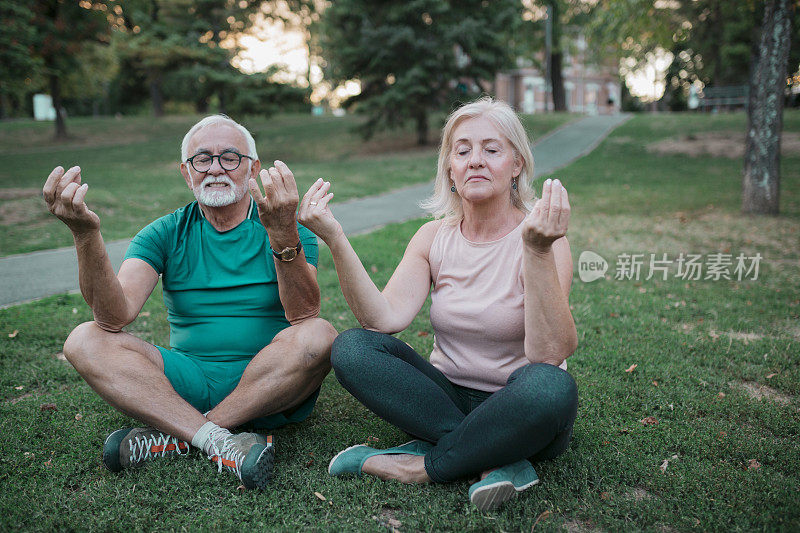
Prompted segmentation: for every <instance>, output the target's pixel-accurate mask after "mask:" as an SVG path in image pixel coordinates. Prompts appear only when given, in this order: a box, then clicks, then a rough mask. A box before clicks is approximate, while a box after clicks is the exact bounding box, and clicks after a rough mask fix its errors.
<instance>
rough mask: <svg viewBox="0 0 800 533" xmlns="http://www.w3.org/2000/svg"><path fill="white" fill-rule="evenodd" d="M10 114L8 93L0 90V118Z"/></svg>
mask: <svg viewBox="0 0 800 533" xmlns="http://www.w3.org/2000/svg"><path fill="white" fill-rule="evenodd" d="M10 116H11V104H10V102H9V98H8V95H7V94H6V93H5V92H3V91H0V119H4V118H8V117H10Z"/></svg>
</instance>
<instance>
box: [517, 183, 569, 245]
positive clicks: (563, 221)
mask: <svg viewBox="0 0 800 533" xmlns="http://www.w3.org/2000/svg"><path fill="white" fill-rule="evenodd" d="M569 213H570V207H569V196H568V195H567V189H565V188H564V186H563V185H561V182H560V181H559V180H557V179H556V180H551V179H548V180H547V181H545V182H544V185H543V186H542V197H541V198H539V199H538V200H536V203H535V204H534V205H533V209H532V210H531V212H530V213H528V216H527V217H526V218H525V222H524V225H523V226H522V241H523V242H524V243H525V245H526V246H529V247H531V248H532V249H533V250H535V251H538V252H547V251H549V249H550V246H551V245H552V244H553V242H554V241H555V240H556V239H560V238H561V237H563V236H564V235H566V234H567V227H568V226H569Z"/></svg>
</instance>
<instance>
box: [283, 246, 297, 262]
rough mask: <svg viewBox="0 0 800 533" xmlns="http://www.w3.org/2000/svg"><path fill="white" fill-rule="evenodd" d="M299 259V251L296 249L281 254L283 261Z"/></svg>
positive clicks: (289, 249)
mask: <svg viewBox="0 0 800 533" xmlns="http://www.w3.org/2000/svg"><path fill="white" fill-rule="evenodd" d="M295 257H297V249H295V248H285V249H284V250H283V251H282V252H281V261H291V260H292V259H294V258H295Z"/></svg>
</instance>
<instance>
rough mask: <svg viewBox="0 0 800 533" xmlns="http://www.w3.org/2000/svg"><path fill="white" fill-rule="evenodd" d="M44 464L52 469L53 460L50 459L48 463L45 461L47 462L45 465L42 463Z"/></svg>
mask: <svg viewBox="0 0 800 533" xmlns="http://www.w3.org/2000/svg"><path fill="white" fill-rule="evenodd" d="M42 464H43V465H44V466H46V467H47V468H50V467H51V466H53V460H52V459H48V460H47V461H45V462H44V463H42Z"/></svg>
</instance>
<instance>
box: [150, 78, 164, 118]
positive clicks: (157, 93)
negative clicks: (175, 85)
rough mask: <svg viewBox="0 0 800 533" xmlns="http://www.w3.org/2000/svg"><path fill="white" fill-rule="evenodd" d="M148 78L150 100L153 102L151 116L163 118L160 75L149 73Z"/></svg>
mask: <svg viewBox="0 0 800 533" xmlns="http://www.w3.org/2000/svg"><path fill="white" fill-rule="evenodd" d="M149 77H150V99H151V100H152V101H153V116H155V117H163V116H164V95H163V94H162V92H161V73H160V72H155V73H151V75H150V76H149Z"/></svg>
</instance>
